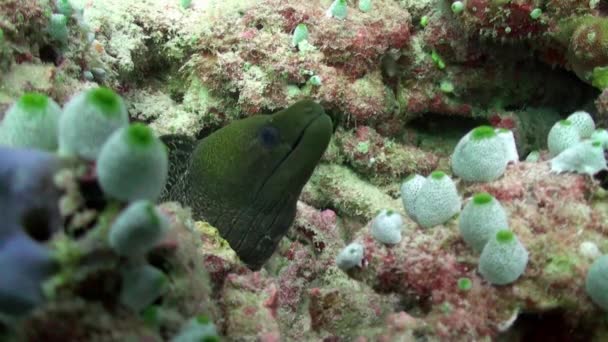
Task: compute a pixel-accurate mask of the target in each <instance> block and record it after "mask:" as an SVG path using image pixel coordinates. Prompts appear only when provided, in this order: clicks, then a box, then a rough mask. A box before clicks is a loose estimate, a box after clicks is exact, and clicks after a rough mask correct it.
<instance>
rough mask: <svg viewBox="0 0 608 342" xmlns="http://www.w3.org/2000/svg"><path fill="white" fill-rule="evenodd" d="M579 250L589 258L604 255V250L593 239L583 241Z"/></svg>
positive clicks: (592, 258)
mask: <svg viewBox="0 0 608 342" xmlns="http://www.w3.org/2000/svg"><path fill="white" fill-rule="evenodd" d="M578 252H579V253H580V254H581V255H582V256H584V257H585V258H587V259H591V260H594V259H597V258H599V257H600V256H602V252H600V249H599V248H598V247H597V245H596V244H595V243H594V242H592V241H583V242H581V244H580V245H579V246H578Z"/></svg>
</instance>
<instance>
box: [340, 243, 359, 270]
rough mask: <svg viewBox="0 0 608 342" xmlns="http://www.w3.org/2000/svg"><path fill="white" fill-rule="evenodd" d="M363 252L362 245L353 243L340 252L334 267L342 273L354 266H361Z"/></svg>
mask: <svg viewBox="0 0 608 342" xmlns="http://www.w3.org/2000/svg"><path fill="white" fill-rule="evenodd" d="M363 252H364V248H363V245H362V244H360V243H358V242H353V243H351V244H349V245H348V246H346V247H344V249H342V251H340V253H339V254H338V256H337V257H336V265H338V267H339V268H340V269H342V270H344V271H347V270H349V269H351V268H353V267H356V266H361V262H362V261H363Z"/></svg>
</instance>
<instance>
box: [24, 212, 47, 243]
mask: <svg viewBox="0 0 608 342" xmlns="http://www.w3.org/2000/svg"><path fill="white" fill-rule="evenodd" d="M51 216H52V215H51V213H50V211H49V209H48V208H31V209H28V210H27V211H26V212H25V213H23V215H21V226H22V227H23V230H24V231H25V233H26V234H27V235H29V237H31V238H32V239H34V240H36V241H40V242H44V241H47V240H48V239H50V238H51V234H52V229H51V227H50V226H49V225H50V224H51V221H52V219H51Z"/></svg>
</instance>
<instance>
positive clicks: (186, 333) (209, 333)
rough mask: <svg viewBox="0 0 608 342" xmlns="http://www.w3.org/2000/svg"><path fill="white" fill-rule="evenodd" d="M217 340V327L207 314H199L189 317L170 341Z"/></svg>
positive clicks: (210, 341) (205, 341) (211, 341)
mask: <svg viewBox="0 0 608 342" xmlns="http://www.w3.org/2000/svg"><path fill="white" fill-rule="evenodd" d="M191 341H201V342H219V341H220V338H219V335H218V333H217V328H216V327H215V324H213V323H212V322H211V321H210V320H209V319H208V318H207V316H204V315H200V316H198V317H196V318H193V319H191V320H190V321H189V322H188V323H187V324H186V325H185V326H184V327H183V328H182V329H181V330H180V331H179V333H178V335H177V336H176V337H174V338H173V339H171V342H191Z"/></svg>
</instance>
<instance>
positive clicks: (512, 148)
mask: <svg viewBox="0 0 608 342" xmlns="http://www.w3.org/2000/svg"><path fill="white" fill-rule="evenodd" d="M496 134H497V135H498V137H499V138H500V139H501V140H502V141H503V143H504V144H505V150H506V153H507V155H506V157H507V163H517V162H519V153H518V152H517V145H516V144H515V136H514V135H513V132H512V131H510V130H508V129H504V128H498V129H497V130H496Z"/></svg>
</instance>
